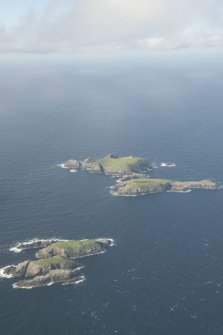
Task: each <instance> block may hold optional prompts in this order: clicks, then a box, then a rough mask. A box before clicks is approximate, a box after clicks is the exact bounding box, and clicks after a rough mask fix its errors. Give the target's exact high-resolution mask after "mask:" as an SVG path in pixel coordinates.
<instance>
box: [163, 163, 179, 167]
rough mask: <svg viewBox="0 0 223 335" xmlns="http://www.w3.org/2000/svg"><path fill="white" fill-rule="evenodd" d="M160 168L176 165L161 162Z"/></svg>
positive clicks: (174, 165)
mask: <svg viewBox="0 0 223 335" xmlns="http://www.w3.org/2000/svg"><path fill="white" fill-rule="evenodd" d="M160 166H161V167H176V164H175V163H169V162H166V163H165V162H162V163H160Z"/></svg>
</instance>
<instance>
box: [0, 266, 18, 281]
mask: <svg viewBox="0 0 223 335" xmlns="http://www.w3.org/2000/svg"><path fill="white" fill-rule="evenodd" d="M12 266H15V265H7V266H5V267H4V268H1V269H0V278H7V279H9V278H13V275H7V274H6V273H5V269H7V268H10V267H12Z"/></svg>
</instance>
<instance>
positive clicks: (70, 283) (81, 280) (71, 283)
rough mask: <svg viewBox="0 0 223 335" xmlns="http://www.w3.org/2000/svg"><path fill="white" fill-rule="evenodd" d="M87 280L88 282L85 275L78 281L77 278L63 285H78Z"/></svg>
mask: <svg viewBox="0 0 223 335" xmlns="http://www.w3.org/2000/svg"><path fill="white" fill-rule="evenodd" d="M85 280H86V277H85V276H84V275H83V276H80V277H78V279H77V280H75V278H74V279H73V281H72V280H71V281H70V282H69V281H67V282H65V283H62V285H63V286H66V285H78V284H81V283H83V282H84V281H85Z"/></svg>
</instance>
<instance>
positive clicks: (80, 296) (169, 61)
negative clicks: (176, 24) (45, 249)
mask: <svg viewBox="0 0 223 335" xmlns="http://www.w3.org/2000/svg"><path fill="white" fill-rule="evenodd" d="M218 52H219V51H218ZM220 56H221V55H220V54H218V57H217V56H216V55H215V54H214V53H207V52H204V53H199V52H198V53H197V54H192V53H183V52H180V51H179V52H177V53H175V52H172V53H171V52H170V53H169V54H165V55H163V54H162V53H160V54H151V55H143V56H141V55H128V56H127V55H126V56H122V57H119V58H118V57H114V58H112V57H109V58H108V57H107V58H105V57H98V58H97V57H93V58H90V57H81V55H80V56H78V57H77V56H76V57H73V56H66V57H64V56H60V55H57V56H47V55H45V56H39V57H36V56H26V57H24V56H14V57H8V56H7V57H6V56H4V57H3V56H2V57H1V59H0V72H1V77H0V267H3V266H5V265H8V264H13V263H17V262H19V261H21V260H24V259H26V258H28V257H32V256H33V253H32V252H28V253H20V254H13V253H11V252H10V251H9V248H10V247H11V246H12V245H13V244H15V243H16V242H18V241H24V240H29V239H31V238H34V237H39V238H50V237H58V238H67V239H81V238H94V237H104V236H105V237H112V238H114V239H115V241H116V246H115V247H113V248H112V249H110V250H109V251H108V252H107V253H106V254H103V255H98V256H95V257H92V258H87V259H86V260H83V263H84V264H85V265H86V267H85V269H84V270H83V273H84V274H85V276H86V281H85V282H84V283H83V284H80V285H76V286H60V285H55V286H51V287H44V288H39V289H32V290H19V289H13V288H12V286H11V285H12V283H14V280H13V279H1V280H0V334H4V335H30V334H32V335H51V334H53V335H61V334H63V335H90V334H97V335H99V334H100V335H111V334H120V335H133V334H137V335H188V334H190V335H198V334H202V335H207V334H210V335H222V334H223V319H222V310H223V207H222V204H223V192H222V190H217V191H202V190H200V191H193V192H191V193H186V194H178V193H166V194H154V195H150V196H145V197H140V198H126V197H124V198H122V197H115V196H112V195H111V194H110V189H109V187H110V186H111V185H113V184H114V179H112V178H109V177H106V176H103V175H93V174H88V173H86V172H83V171H82V172H78V173H69V172H68V171H66V170H63V169H60V168H58V167H57V164H59V163H61V162H63V161H65V160H66V159H69V158H76V159H84V158H86V157H88V156H89V155H94V156H96V157H102V156H104V155H106V154H109V153H111V152H113V153H117V154H119V155H131V154H137V155H141V156H145V157H151V158H152V159H153V160H155V161H156V162H157V163H160V162H162V161H173V162H175V163H176V165H177V166H176V168H172V169H170V168H169V169H168V168H158V169H155V170H154V171H153V172H152V173H151V176H153V177H158V176H161V177H168V178H173V179H174V178H176V179H179V180H195V179H202V178H211V179H213V180H214V181H217V182H219V183H221V182H222V177H223V155H222V144H223V95H222V91H223V82H222V77H223V67H222V65H223V61H222V60H221V59H222V58H221V57H220Z"/></svg>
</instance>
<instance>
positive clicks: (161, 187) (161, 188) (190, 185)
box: [112, 178, 218, 196]
mask: <svg viewBox="0 0 223 335" xmlns="http://www.w3.org/2000/svg"><path fill="white" fill-rule="evenodd" d="M217 188H218V186H217V184H216V183H214V182H212V181H210V180H200V181H188V182H180V181H172V180H168V179H150V178H138V179H136V180H133V179H129V180H126V181H121V182H119V183H117V184H116V185H115V186H113V187H112V193H113V194H114V195H119V196H140V195H147V194H151V193H159V192H188V191H189V190H191V189H203V190H215V189H217Z"/></svg>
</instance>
